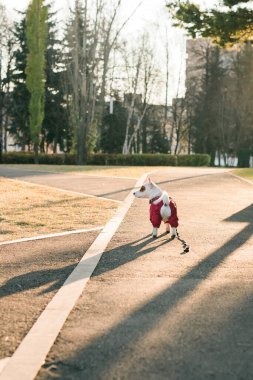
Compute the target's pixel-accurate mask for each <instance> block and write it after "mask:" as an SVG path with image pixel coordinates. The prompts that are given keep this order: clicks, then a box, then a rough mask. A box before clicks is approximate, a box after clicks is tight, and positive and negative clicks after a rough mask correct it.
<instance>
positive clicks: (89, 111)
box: [0, 0, 167, 164]
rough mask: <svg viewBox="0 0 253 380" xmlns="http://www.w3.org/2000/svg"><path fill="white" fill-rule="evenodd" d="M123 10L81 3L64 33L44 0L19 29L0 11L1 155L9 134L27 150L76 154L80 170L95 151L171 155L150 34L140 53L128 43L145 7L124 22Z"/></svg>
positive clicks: (32, 5) (117, 6)
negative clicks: (158, 116)
mask: <svg viewBox="0 0 253 380" xmlns="http://www.w3.org/2000/svg"><path fill="white" fill-rule="evenodd" d="M109 3H110V4H109ZM121 3H122V1H121V0H117V1H114V0H112V1H110V2H107V1H104V0H96V1H95V2H93V1H88V0H85V1H78V0H77V1H76V2H75V6H74V8H73V9H72V11H71V14H70V16H69V18H68V20H67V21H66V23H65V26H64V30H61V32H59V29H58V26H57V14H56V13H54V12H53V11H52V7H51V6H50V5H49V6H45V4H44V1H43V0H33V1H32V2H31V3H30V6H29V7H28V10H27V12H25V13H24V14H20V21H18V22H15V25H14V27H13V26H12V25H8V20H7V17H6V14H5V10H4V7H3V6H1V8H0V14H1V17H2V18H3V20H4V21H5V22H4V23H2V25H1V33H2V36H3V38H1V41H0V44H1V47H0V48H1V52H2V54H1V55H0V61H1V64H2V67H1V78H0V82H1V87H0V93H1V103H0V107H1V112H0V114H1V120H0V125H1V133H0V135H1V138H2V140H1V144H0V152H1V153H2V151H5V150H6V149H7V146H6V140H7V139H6V137H7V133H8V134H10V135H11V136H12V137H13V138H14V141H15V143H17V144H18V145H19V146H21V148H22V149H23V150H32V151H33V150H35V152H40V153H43V152H48V151H49V149H50V150H53V152H57V150H59V149H60V150H61V151H63V152H76V154H77V158H78V162H79V163H80V164H81V163H84V162H85V160H86V157H87V154H89V153H90V152H94V151H102V152H109V153H110V152H119V153H121V152H123V153H131V152H142V151H143V152H150V151H152V152H153V151H154V152H160V151H161V152H164V151H167V148H166V149H164V141H163V138H162V135H163V128H162V125H160V124H161V123H162V122H160V124H159V126H157V120H153V118H152V115H151V116H150V117H149V113H148V107H149V106H150V104H148V102H150V101H151V93H152V91H154V88H155V87H156V86H157V82H158V81H159V80H160V77H159V75H160V73H159V72H158V68H157V67H156V62H155V59H154V55H153V53H152V51H153V47H152V46H151V43H150V38H149V36H148V34H143V36H141V37H140V38H139V39H138V41H137V42H136V45H135V47H133V45H131V47H130V44H129V43H128V42H127V41H124V40H123V38H121V31H122V29H123V28H124V26H125V25H126V24H127V22H128V21H129V19H130V18H131V17H132V15H133V14H134V12H135V11H136V9H138V7H139V6H140V5H141V3H142V1H140V2H139V3H138V2H137V5H136V8H135V9H134V10H133V13H132V14H130V15H129V17H127V18H126V19H125V20H123V21H119V19H118V14H119V12H120V7H121ZM6 31H8V33H6ZM36 38H37V40H36ZM44 40H45V43H44V42H43V41H44ZM43 43H44V45H45V47H44V50H43V48H42V47H43ZM36 47H37V48H39V50H38V49H37V50H36ZM119 83H120V84H119ZM119 88H120V89H119ZM126 92H127V93H129V94H130V96H131V102H130V103H129V102H128V101H126V102H124V93H126ZM140 94H142V101H141V102H139V100H138V99H139V98H138V97H140ZM110 98H111V99H113V111H112V112H111V113H110V112H109V100H110ZM147 124H148V125H149V126H148V127H145V126H146V125H147ZM154 139H155V140H156V143H154ZM159 142H161V144H160V143H159Z"/></svg>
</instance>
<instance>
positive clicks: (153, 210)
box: [150, 197, 178, 228]
mask: <svg viewBox="0 0 253 380" xmlns="http://www.w3.org/2000/svg"><path fill="white" fill-rule="evenodd" d="M158 198H159V197H157V198H154V199H152V201H155V200H156V199H158ZM152 201H151V204H150V222H151V223H152V225H153V227H155V228H159V227H160V225H161V222H162V217H161V214H160V210H161V208H162V206H163V201H161V202H159V203H158V204H157V205H156V204H154V203H153V202H152ZM169 206H170V209H171V216H170V217H169V219H168V220H166V221H165V223H169V224H170V225H171V227H175V228H177V227H178V217H177V205H176V203H175V201H174V200H173V199H172V198H170V203H169Z"/></svg>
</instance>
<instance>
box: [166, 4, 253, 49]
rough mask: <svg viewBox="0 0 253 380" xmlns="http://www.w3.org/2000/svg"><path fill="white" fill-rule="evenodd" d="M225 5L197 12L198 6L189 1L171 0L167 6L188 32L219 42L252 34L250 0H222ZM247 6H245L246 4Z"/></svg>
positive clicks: (245, 37) (225, 42) (178, 24)
mask: <svg viewBox="0 0 253 380" xmlns="http://www.w3.org/2000/svg"><path fill="white" fill-rule="evenodd" d="M222 3H223V4H222V5H223V6H225V7H222V8H214V9H210V10H207V11H201V10H200V6H198V5H196V4H194V3H191V2H189V1H184V2H182V1H173V2H172V3H170V4H169V5H168V8H169V9H170V11H171V13H172V15H173V17H174V19H175V20H177V22H176V23H175V26H180V27H184V28H185V29H186V30H187V31H188V33H189V34H190V35H191V36H192V37H193V38H196V37H198V36H202V37H211V38H212V39H213V40H214V41H216V42H218V43H219V44H220V45H225V44H232V45H234V44H235V43H237V42H245V41H248V40H251V38H252V35H253V10H252V8H251V3H252V1H250V0H223V1H222ZM247 5H248V6H247Z"/></svg>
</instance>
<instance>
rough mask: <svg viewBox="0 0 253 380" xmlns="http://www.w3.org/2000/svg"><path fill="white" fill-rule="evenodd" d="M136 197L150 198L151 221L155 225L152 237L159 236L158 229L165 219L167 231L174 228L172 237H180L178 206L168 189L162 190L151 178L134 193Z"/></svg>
mask: <svg viewBox="0 0 253 380" xmlns="http://www.w3.org/2000/svg"><path fill="white" fill-rule="evenodd" d="M134 196H135V197H136V198H148V199H149V203H150V221H151V223H152V225H153V232H152V237H153V238H157V230H158V228H159V227H160V225H161V222H162V221H163V222H164V223H165V224H166V232H167V233H170V227H171V228H172V238H175V237H178V234H177V227H178V217H177V206H176V203H175V202H174V200H173V199H172V198H171V197H169V195H168V193H167V192H166V191H162V190H161V189H160V188H159V187H158V186H157V185H156V184H155V183H154V182H152V181H151V179H150V178H147V181H146V182H145V183H144V184H143V186H142V187H141V188H140V190H139V191H136V192H135V193H134Z"/></svg>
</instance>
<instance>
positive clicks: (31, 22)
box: [26, 0, 48, 163]
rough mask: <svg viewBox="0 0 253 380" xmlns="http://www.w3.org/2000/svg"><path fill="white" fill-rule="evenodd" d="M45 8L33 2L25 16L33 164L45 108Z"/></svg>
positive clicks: (36, 1) (38, 0)
mask: <svg viewBox="0 0 253 380" xmlns="http://www.w3.org/2000/svg"><path fill="white" fill-rule="evenodd" d="M47 15H48V11H47V7H46V6H45V5H44V1H43V0H33V1H32V2H31V3H30V5H29V7H28V11H27V16H26V38H27V46H28V56H27V66H26V74H27V77H26V85H27V88H28V90H29V93H30V95H31V97H30V103H29V115H30V118H29V125H30V131H31V137H32V141H33V143H34V152H35V163H38V148H39V142H40V132H41V126H42V122H43V119H44V107H45V99H44V97H45V83H44V82H45V51H46V40H47Z"/></svg>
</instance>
